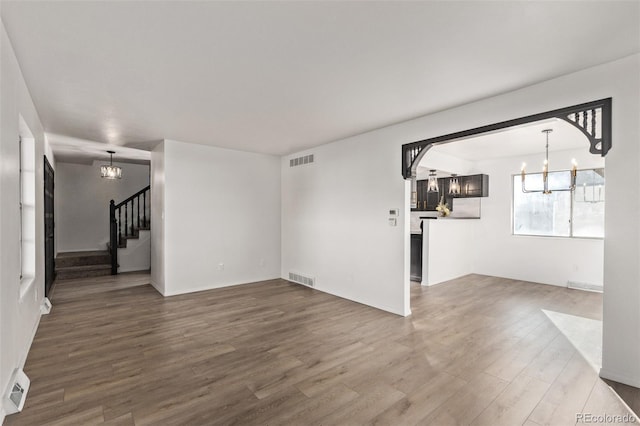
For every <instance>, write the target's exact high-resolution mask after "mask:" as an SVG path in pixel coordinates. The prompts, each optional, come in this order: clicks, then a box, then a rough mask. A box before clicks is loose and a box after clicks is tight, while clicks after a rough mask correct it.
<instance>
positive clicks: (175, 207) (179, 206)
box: [151, 140, 280, 295]
mask: <svg viewBox="0 0 640 426" xmlns="http://www.w3.org/2000/svg"><path fill="white" fill-rule="evenodd" d="M160 154H161V153H160V150H156V151H154V152H153V153H152V159H151V161H152V164H153V162H154V161H156V160H157V156H158V155H160ZM154 167H155V166H154ZM159 168H160V166H159V167H158V172H159ZM155 174H156V170H155V169H154V181H155ZM158 204H160V203H158ZM154 207H156V208H157V207H158V206H156V204H154ZM164 214H165V216H164V291H163V294H165V295H174V294H181V293H187V292H192V291H199V290H207V289H212V288H217V287H223V286H228V285H235V284H243V283H248V282H255V281H261V280H268V279H273V278H278V277H279V276H280V159H279V158H278V157H274V156H269V155H263V154H253V153H246V152H241V151H234V150H228V149H221V148H212V147H209V146H202V145H194V144H189V143H183V142H177V141H169V140H165V141H164ZM152 215H153V217H154V218H155V217H157V214H156V213H155V211H152ZM152 228H153V226H152ZM153 237H154V236H153V235H152V238H153ZM152 244H154V245H155V244H157V242H156V241H152ZM155 250H158V249H154V251H155ZM221 265H222V266H221ZM152 268H153V266H152ZM156 285H157V288H161V287H162V286H161V284H160V283H159V282H158V283H157V284H156Z"/></svg>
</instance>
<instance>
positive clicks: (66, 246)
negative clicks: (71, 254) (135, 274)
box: [55, 161, 149, 252]
mask: <svg viewBox="0 0 640 426" xmlns="http://www.w3.org/2000/svg"><path fill="white" fill-rule="evenodd" d="M102 164H105V162H104V161H94V163H93V164H92V165H86V164H74V163H62V162H58V167H57V169H56V194H55V201H56V215H57V216H56V234H57V240H58V250H59V251H61V252H67V251H89V250H106V244H107V243H108V242H109V201H110V200H114V201H115V202H116V203H119V202H120V201H123V200H125V199H127V198H128V197H130V196H131V195H133V194H135V193H136V192H138V191H140V190H141V189H142V188H144V187H146V186H147V185H149V166H148V165H141V164H129V163H117V162H114V164H115V165H118V166H120V167H122V179H113V180H112V179H103V178H102V177H100V165H102ZM148 203H149V201H148ZM123 214H124V210H123ZM140 214H141V215H142V209H141V211H140ZM123 226H124V217H123ZM123 229H124V228H123Z"/></svg>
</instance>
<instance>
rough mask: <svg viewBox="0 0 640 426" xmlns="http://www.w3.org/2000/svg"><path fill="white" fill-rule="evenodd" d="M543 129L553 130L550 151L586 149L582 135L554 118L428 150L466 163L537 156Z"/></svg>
mask: <svg viewBox="0 0 640 426" xmlns="http://www.w3.org/2000/svg"><path fill="white" fill-rule="evenodd" d="M545 129H551V130H553V132H551V133H550V134H549V151H563V150H567V149H576V148H584V150H585V151H588V150H589V141H588V140H587V138H586V137H585V136H584V135H583V134H582V132H581V131H580V130H578V129H577V128H575V127H574V126H572V125H571V124H569V123H567V122H566V121H564V120H560V119H557V118H552V119H548V120H541V121H537V122H535V123H530V124H526V125H521V126H517V127H509V128H508V129H503V130H500V131H497V132H492V133H485V134H482V135H480V136H475V137H470V138H466V139H461V140H458V141H455V142H449V143H444V144H441V145H437V146H435V147H433V148H431V150H433V151H436V152H442V153H445V154H448V155H451V156H453V157H458V158H462V159H463V160H468V161H483V160H490V159H495V158H507V157H516V156H524V155H528V154H540V153H544V149H545V144H546V136H545V134H544V133H542V131H543V130H545ZM431 150H430V151H431ZM430 151H427V154H426V155H425V157H426V156H428V155H429V152H430Z"/></svg>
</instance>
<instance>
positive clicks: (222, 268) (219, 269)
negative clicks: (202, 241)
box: [218, 263, 224, 271]
mask: <svg viewBox="0 0 640 426" xmlns="http://www.w3.org/2000/svg"><path fill="white" fill-rule="evenodd" d="M218 271H224V263H218Z"/></svg>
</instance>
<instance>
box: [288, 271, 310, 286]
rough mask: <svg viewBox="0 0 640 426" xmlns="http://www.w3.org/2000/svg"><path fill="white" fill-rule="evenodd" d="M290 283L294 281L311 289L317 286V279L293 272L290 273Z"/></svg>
mask: <svg viewBox="0 0 640 426" xmlns="http://www.w3.org/2000/svg"><path fill="white" fill-rule="evenodd" d="M289 281H293V282H294V283H298V284H302V285H306V286H309V287H313V286H314V285H315V279H313V278H311V277H307V276H304V275H300V274H296V273H293V272H289Z"/></svg>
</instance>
